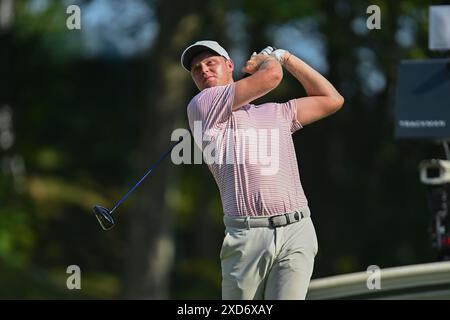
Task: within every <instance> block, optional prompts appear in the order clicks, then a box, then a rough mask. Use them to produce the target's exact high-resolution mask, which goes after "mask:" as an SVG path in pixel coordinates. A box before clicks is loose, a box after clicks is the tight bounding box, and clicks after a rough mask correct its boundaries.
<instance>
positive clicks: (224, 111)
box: [187, 83, 308, 216]
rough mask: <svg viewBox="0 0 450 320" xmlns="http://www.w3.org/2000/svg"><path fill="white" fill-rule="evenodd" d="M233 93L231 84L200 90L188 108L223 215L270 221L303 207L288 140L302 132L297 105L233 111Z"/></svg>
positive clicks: (293, 151)
mask: <svg viewBox="0 0 450 320" xmlns="http://www.w3.org/2000/svg"><path fill="white" fill-rule="evenodd" d="M234 90H235V84H234V83H232V84H228V85H225V86H216V87H212V88H207V89H204V90H202V91H201V92H200V93H199V94H197V95H196V96H195V97H194V98H192V100H191V101H190V102H189V105H188V107H187V113H188V119H189V126H190V128H191V131H192V132H193V133H194V140H195V142H196V144H197V145H198V146H199V147H200V149H201V150H202V151H203V159H204V161H205V162H206V163H207V165H208V167H209V169H210V171H211V172H212V174H213V176H214V179H215V181H216V183H217V185H218V187H219V191H220V196H221V199H222V206H223V211H224V214H226V215H233V216H270V215H276V214H282V213H285V212H290V211H293V210H295V209H297V208H301V207H304V206H306V205H307V204H308V202H307V199H306V196H305V194H304V192H303V188H302V185H301V182H300V175H299V170H298V166H297V158H296V154H295V149H294V144H293V141H292V136H291V135H292V133H294V132H295V131H297V130H299V129H301V128H302V126H301V124H300V123H299V122H298V121H297V118H296V113H297V108H296V101H295V100H290V101H288V102H286V103H265V104H261V105H253V104H248V105H245V106H243V107H241V108H239V109H238V110H236V111H232V105H233V99H234ZM196 132H197V133H198V132H201V135H199V134H196Z"/></svg>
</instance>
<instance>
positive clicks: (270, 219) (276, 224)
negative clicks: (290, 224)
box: [268, 214, 286, 229]
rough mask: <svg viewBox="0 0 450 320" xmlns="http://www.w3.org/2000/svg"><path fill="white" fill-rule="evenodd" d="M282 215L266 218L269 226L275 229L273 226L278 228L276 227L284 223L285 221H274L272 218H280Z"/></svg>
mask: <svg viewBox="0 0 450 320" xmlns="http://www.w3.org/2000/svg"><path fill="white" fill-rule="evenodd" d="M283 216H284V214H282V215H276V216H271V217H269V218H268V220H269V226H270V227H271V228H273V229H275V228H278V227H281V226H284V225H286V223H275V220H274V219H275V218H280V217H283Z"/></svg>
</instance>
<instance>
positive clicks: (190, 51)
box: [181, 40, 230, 72]
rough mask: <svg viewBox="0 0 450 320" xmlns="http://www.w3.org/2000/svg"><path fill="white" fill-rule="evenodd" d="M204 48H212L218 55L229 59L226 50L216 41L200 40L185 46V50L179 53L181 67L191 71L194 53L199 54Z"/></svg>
mask: <svg viewBox="0 0 450 320" xmlns="http://www.w3.org/2000/svg"><path fill="white" fill-rule="evenodd" d="M205 49H209V50H212V51H214V52H216V53H217V54H219V55H220V56H222V57H225V58H226V59H227V60H230V56H229V55H228V52H227V51H226V50H225V49H224V48H222V47H221V46H220V44H218V43H217V42H216V41H211V40H202V41H197V42H196V43H194V44H192V45H190V46H189V47H187V48H186V50H184V51H183V54H182V55H181V65H182V66H183V68H185V69H186V70H187V71H189V72H191V61H192V59H193V58H194V56H195V55H197V54H199V53H200V52H202V51H204V50H205Z"/></svg>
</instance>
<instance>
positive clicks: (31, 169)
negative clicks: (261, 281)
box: [0, 0, 443, 299]
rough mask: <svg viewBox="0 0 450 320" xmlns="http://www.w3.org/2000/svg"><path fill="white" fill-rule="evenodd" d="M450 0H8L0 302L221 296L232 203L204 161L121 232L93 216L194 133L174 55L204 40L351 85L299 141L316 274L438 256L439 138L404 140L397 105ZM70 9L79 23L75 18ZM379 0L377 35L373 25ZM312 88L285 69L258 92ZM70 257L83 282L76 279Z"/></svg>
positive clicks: (140, 205) (2, 32)
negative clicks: (430, 173)
mask: <svg viewBox="0 0 450 320" xmlns="http://www.w3.org/2000/svg"><path fill="white" fill-rule="evenodd" d="M439 3H441V2H439V1H420V0H409V1H371V2H370V3H369V2H367V1H356V0H355V1H352V0H339V1H324V0H318V1H287V0H276V1H275V0H258V1H250V0H248V1H225V0H213V1H203V0H189V1H150V0H128V1H120V0H109V1H106V0H92V1H87V0H86V1H81V0H79V1H51V0H29V1H20V0H17V1H11V0H0V16H1V17H2V18H0V22H1V24H0V130H1V131H0V147H1V149H0V150H1V158H0V160H1V172H0V283H1V285H0V298H19V299H34V298H39V299H48V298H57V299H65V298H85V299H105V298H107V299H115V298H150V299H174V298H178V299H219V298H220V281H221V275H220V261H219V251H220V246H221V242H222V238H223V226H222V220H221V219H222V212H221V209H222V207H221V203H220V198H219V193H218V190H217V187H216V184H215V182H214V180H213V178H212V176H211V174H210V173H209V171H208V169H207V167H206V165H204V164H203V165H179V166H176V165H174V164H172V163H171V162H170V160H166V161H165V162H163V163H162V164H161V165H160V166H159V167H158V169H157V170H155V171H154V172H153V173H152V174H151V176H149V178H148V179H147V180H146V181H145V182H144V183H143V184H142V185H141V186H140V187H139V189H137V190H136V192H135V193H134V194H133V195H132V196H131V197H130V198H129V199H127V201H126V202H124V204H123V205H122V206H121V207H120V209H119V210H118V211H117V214H116V220H117V226H115V227H114V228H113V229H112V230H111V231H108V232H104V231H102V230H101V229H100V227H99V225H98V223H97V221H96V220H95V218H94V216H93V214H92V211H91V208H92V206H93V205H94V204H101V205H103V206H106V207H108V208H112V206H113V205H114V204H115V202H116V201H118V200H119V199H120V198H121V197H122V196H123V195H124V194H125V193H126V192H127V191H128V189H129V188H130V187H131V186H132V185H134V183H135V182H137V180H138V179H139V178H140V177H141V176H142V175H143V174H144V173H145V171H146V170H147V168H148V167H149V166H150V164H152V163H153V162H154V161H156V160H157V159H158V158H159V156H160V155H161V154H162V153H163V152H164V151H165V150H166V149H167V148H168V147H169V146H170V144H171V141H170V134H171V133H172V131H173V130H174V129H176V128H187V127H188V124H187V118H186V112H185V108H186V106H187V103H188V102H189V100H190V99H191V97H192V96H194V95H195V94H196V92H197V89H196V88H195V86H194V84H193V82H192V81H191V79H190V76H189V74H188V73H187V72H185V70H184V69H182V68H181V66H180V62H179V58H180V55H181V52H182V51H183V50H184V48H185V47H186V46H188V45H189V44H191V43H193V42H194V41H197V40H200V39H214V40H217V41H219V42H220V43H221V44H222V45H223V46H224V47H225V48H227V49H229V52H230V55H231V56H232V58H233V59H234V61H235V64H236V67H237V69H238V70H239V69H240V68H241V67H242V66H243V64H244V62H245V60H246V57H248V56H249V55H250V54H251V53H252V52H253V51H258V50H260V49H261V48H263V47H265V46H267V45H274V46H277V47H280V48H284V49H287V50H290V51H291V52H293V53H294V54H296V55H297V56H299V57H300V58H303V59H304V60H305V61H306V62H308V63H310V64H311V65H312V66H313V67H314V68H316V69H317V70H318V71H319V72H321V73H322V74H324V75H325V76H326V77H327V78H328V79H329V80H330V82H331V83H333V84H334V85H335V86H336V88H337V89H338V90H339V91H340V92H341V94H342V95H343V96H344V97H345V105H344V107H343V109H342V110H341V111H339V112H338V113H337V114H335V115H333V116H332V117H330V118H327V119H324V120H322V121H319V122H317V123H314V124H312V125H310V126H307V127H305V128H304V129H303V130H301V131H299V132H298V133H296V134H295V135H294V136H293V139H294V143H295V147H296V151H297V156H298V161H299V169H300V176H301V179H302V185H303V187H304V190H305V193H306V195H307V197H308V200H309V205H310V208H311V210H312V213H313V220H314V223H315V226H316V230H317V235H318V239H319V253H318V255H317V257H316V265H315V270H314V274H313V278H320V277H325V276H331V275H337V274H345V273H350V272H357V271H365V270H366V268H367V267H368V266H369V265H378V266H380V267H381V268H386V267H393V266H402V265H409V264H418V263H426V262H432V261H436V255H437V253H436V250H435V248H433V247H432V241H431V238H430V233H429V226H430V223H431V213H430V212H429V210H428V207H427V203H426V192H425V187H424V186H423V185H422V184H421V183H420V181H419V172H418V164H419V162H420V161H421V160H423V159H427V158H430V157H442V156H443V154H442V150H441V148H440V146H439V145H437V144H433V143H432V142H427V141H399V140H396V139H395V138H394V108H395V93H396V87H397V83H396V80H397V70H398V65H399V61H400V60H402V59H430V58H437V57H439V56H438V55H437V54H434V53H432V52H430V51H429V50H428V8H429V5H432V4H439ZM8 4H9V5H10V6H8ZM70 4H76V5H78V6H79V7H80V9H81V30H69V29H68V28H67V27H66V20H67V18H68V17H69V16H70V14H67V13H66V8H67V7H68V6H69V5H70ZM372 4H375V5H378V6H379V7H380V9H381V29H379V30H377V29H374V30H369V29H368V28H367V27H366V20H367V19H368V18H369V16H370V15H369V14H367V13H366V9H367V7H368V6H369V5H372ZM8 8H9V9H8ZM8 12H9V14H8ZM441 57H442V56H441ZM241 76H242V74H241V73H240V72H239V71H237V72H236V79H239V78H240V77H241ZM304 94H305V93H304V90H303V88H302V87H301V86H300V85H299V84H298V83H297V82H296V81H295V80H294V79H293V78H292V77H291V76H290V75H289V74H288V73H287V72H286V73H285V76H284V80H283V82H282V84H281V85H280V86H279V87H278V88H277V89H276V90H275V91H273V92H272V93H270V94H269V95H268V96H266V97H264V98H262V99H261V101H277V102H284V101H287V100H289V99H291V98H294V97H299V96H302V95H304ZM69 265H78V266H79V267H80V269H81V275H82V277H81V286H82V289H81V290H68V289H67V287H66V279H67V277H68V276H69V274H67V273H66V270H67V267H68V266H69Z"/></svg>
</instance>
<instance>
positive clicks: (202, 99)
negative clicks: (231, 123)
mask: <svg viewBox="0 0 450 320" xmlns="http://www.w3.org/2000/svg"><path fill="white" fill-rule="evenodd" d="M234 87H235V85H234V83H232V84H228V85H226V86H216V87H212V88H207V89H204V90H202V91H201V92H200V93H199V94H197V95H196V96H195V97H194V98H192V100H191V101H190V102H189V105H188V107H187V113H188V119H189V126H190V128H191V131H194V125H196V126H197V127H198V125H199V124H201V128H202V134H205V132H206V133H208V135H211V136H214V133H215V132H217V131H218V130H219V129H220V128H221V125H222V124H223V123H225V122H227V121H228V120H229V118H230V116H231V114H232V111H233V109H232V108H233V100H234ZM195 122H200V123H197V124H195Z"/></svg>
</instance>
